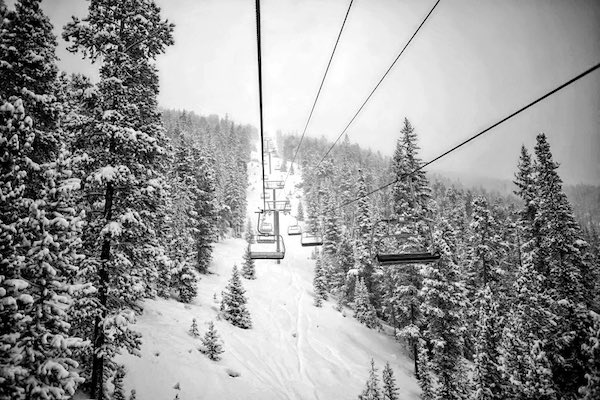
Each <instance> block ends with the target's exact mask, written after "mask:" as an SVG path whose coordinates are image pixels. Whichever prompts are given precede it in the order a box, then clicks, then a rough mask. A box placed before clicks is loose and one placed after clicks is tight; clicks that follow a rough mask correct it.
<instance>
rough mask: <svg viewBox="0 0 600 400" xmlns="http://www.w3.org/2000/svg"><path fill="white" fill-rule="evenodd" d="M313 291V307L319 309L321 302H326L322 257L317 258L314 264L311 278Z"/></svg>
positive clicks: (325, 278)
mask: <svg viewBox="0 0 600 400" xmlns="http://www.w3.org/2000/svg"><path fill="white" fill-rule="evenodd" d="M313 291H314V292H315V300H314V305H315V306H316V307H321V306H322V305H323V300H327V277H326V276H325V269H324V267H323V256H322V255H319V256H317V260H316V262H315V275H314V278H313Z"/></svg>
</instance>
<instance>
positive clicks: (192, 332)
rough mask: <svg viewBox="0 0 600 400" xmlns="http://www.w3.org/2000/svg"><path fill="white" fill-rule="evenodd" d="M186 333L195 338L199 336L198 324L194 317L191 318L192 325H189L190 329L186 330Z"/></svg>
mask: <svg viewBox="0 0 600 400" xmlns="http://www.w3.org/2000/svg"><path fill="white" fill-rule="evenodd" d="M188 333H189V334H190V335H192V337H195V338H197V337H198V336H200V332H199V331H198V324H197V323H196V318H192V326H190V330H189V331H188Z"/></svg>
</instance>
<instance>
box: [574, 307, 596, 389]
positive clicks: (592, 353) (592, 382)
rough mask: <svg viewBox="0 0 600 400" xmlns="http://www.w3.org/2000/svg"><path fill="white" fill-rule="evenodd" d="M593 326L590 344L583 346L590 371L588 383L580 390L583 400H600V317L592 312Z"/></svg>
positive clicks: (590, 333) (590, 330) (587, 375)
mask: <svg viewBox="0 0 600 400" xmlns="http://www.w3.org/2000/svg"><path fill="white" fill-rule="evenodd" d="M590 318H591V319H592V326H591V327H590V328H589V332H588V333H589V335H588V337H589V339H588V342H587V343H585V344H584V345H583V350H584V352H585V354H586V355H587V357H588V360H587V361H588V366H589V371H588V373H587V374H586V376H585V378H586V380H587V383H586V385H585V386H584V387H582V388H580V389H579V393H580V394H581V395H582V396H583V400H593V399H597V398H600V315H598V314H597V313H595V312H593V311H590Z"/></svg>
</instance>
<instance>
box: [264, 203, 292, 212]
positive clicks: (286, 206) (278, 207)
mask: <svg viewBox="0 0 600 400" xmlns="http://www.w3.org/2000/svg"><path fill="white" fill-rule="evenodd" d="M265 204H266V206H267V211H280V212H283V213H285V214H287V213H289V212H290V211H292V204H291V203H290V201H289V200H287V199H286V200H276V201H273V200H270V201H266V202H265Z"/></svg>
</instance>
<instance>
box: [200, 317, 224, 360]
mask: <svg viewBox="0 0 600 400" xmlns="http://www.w3.org/2000/svg"><path fill="white" fill-rule="evenodd" d="M202 344H203V345H204V353H205V354H206V355H207V356H208V358H210V359H211V360H213V361H219V360H220V359H221V354H223V352H224V350H223V346H222V344H221V339H220V337H219V334H218V333H217V329H216V328H215V324H214V323H213V322H212V321H210V322H209V323H208V331H206V334H205V335H204V337H203V338H202Z"/></svg>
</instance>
